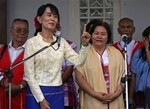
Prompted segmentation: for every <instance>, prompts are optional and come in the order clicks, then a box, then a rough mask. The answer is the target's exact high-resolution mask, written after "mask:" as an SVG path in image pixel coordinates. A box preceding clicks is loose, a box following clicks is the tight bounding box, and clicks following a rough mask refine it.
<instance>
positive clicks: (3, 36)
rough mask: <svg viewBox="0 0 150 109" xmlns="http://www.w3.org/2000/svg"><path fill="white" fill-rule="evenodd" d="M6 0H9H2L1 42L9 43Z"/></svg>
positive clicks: (0, 9)
mask: <svg viewBox="0 0 150 109" xmlns="http://www.w3.org/2000/svg"><path fill="white" fill-rule="evenodd" d="M6 1H7V0H0V16H1V17H0V44H7V29H6V27H7V15H6V11H7V10H6Z"/></svg>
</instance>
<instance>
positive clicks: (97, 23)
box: [86, 19, 112, 43]
mask: <svg viewBox="0 0 150 109" xmlns="http://www.w3.org/2000/svg"><path fill="white" fill-rule="evenodd" d="M97 26H102V27H104V28H105V29H106V31H107V34H108V41H107V43H110V42H111V35H112V33H111V29H110V26H109V24H108V23H107V22H103V21H101V20H99V19H94V20H91V21H90V22H89V23H88V24H87V26H86V31H87V32H88V33H89V34H90V35H92V34H93V32H94V30H95V28H96V27H97ZM90 43H92V40H90Z"/></svg>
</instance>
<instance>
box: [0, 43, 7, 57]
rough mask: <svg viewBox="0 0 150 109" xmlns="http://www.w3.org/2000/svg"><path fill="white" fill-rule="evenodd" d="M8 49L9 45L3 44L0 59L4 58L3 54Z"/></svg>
mask: <svg viewBox="0 0 150 109" xmlns="http://www.w3.org/2000/svg"><path fill="white" fill-rule="evenodd" d="M6 49H7V45H4V46H3V49H2V51H1V54H0V60H1V59H2V57H3V54H4V53H5V51H6Z"/></svg>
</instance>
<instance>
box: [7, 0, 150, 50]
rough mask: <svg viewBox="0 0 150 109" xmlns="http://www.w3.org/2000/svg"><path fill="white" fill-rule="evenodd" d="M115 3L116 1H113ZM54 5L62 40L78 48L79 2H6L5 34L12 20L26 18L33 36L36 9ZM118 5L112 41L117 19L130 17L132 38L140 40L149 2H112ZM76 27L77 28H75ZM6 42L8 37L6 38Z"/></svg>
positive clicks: (146, 0)
mask: <svg viewBox="0 0 150 109" xmlns="http://www.w3.org/2000/svg"><path fill="white" fill-rule="evenodd" d="M114 1H116V0H114ZM48 2H49V3H53V4H55V5H56V6H57V7H58V9H59V12H60V17H61V25H62V34H63V37H64V38H67V39H71V40H72V41H74V42H75V43H76V44H77V45H78V47H79V45H80V36H79V35H80V27H79V26H80V25H79V15H78V13H79V9H78V7H79V4H78V3H79V0H7V29H8V30H7V33H9V27H10V24H11V22H12V20H13V19H14V18H16V17H21V18H26V19H27V20H28V21H29V23H30V34H29V35H30V36H32V35H33V33H34V31H35V28H34V22H33V18H34V17H35V16H36V11H37V8H38V7H39V6H40V5H42V4H45V3H48ZM114 3H116V4H117V3H118V4H117V5H120V6H118V7H120V8H118V7H116V9H117V8H118V9H119V10H120V13H115V14H114V15H115V16H116V19H117V20H116V19H115V20H116V21H115V22H116V23H115V26H116V27H115V31H114V32H115V36H114V37H115V38H114V41H117V40H120V37H119V35H118V32H117V26H118V25H117V22H118V21H119V18H122V17H130V18H132V19H133V20H134V22H135V27H136V32H135V34H134V38H135V39H137V40H140V39H141V33H142V31H143V30H144V29H145V28H146V27H147V26H148V25H150V21H149V19H150V12H149V6H150V0H120V2H114ZM77 25H78V26H77ZM7 38H8V42H9V41H10V35H9V34H8V36H7Z"/></svg>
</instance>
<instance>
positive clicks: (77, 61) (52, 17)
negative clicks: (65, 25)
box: [24, 3, 90, 109]
mask: <svg viewBox="0 0 150 109" xmlns="http://www.w3.org/2000/svg"><path fill="white" fill-rule="evenodd" d="M34 20H35V21H36V22H35V26H36V32H35V36H34V37H32V38H30V39H28V40H27V44H26V49H25V58H27V57H29V56H31V55H32V54H34V53H35V52H37V51H39V50H41V49H42V48H43V47H48V48H47V49H45V50H43V51H42V52H40V53H38V54H37V55H35V56H34V57H32V58H30V59H29V60H27V61H26V62H25V64H24V66H25V79H26V81H27V83H28V85H29V88H28V89H27V99H26V101H27V102H26V108H27V109H64V92H63V87H62V78H61V66H62V63H63V60H64V59H67V60H69V61H70V62H71V63H73V64H74V65H75V66H82V65H83V64H84V62H85V60H86V56H87V52H88V50H89V47H90V44H89V40H90V34H88V32H86V31H84V32H83V35H82V44H83V46H82V47H81V50H80V54H77V53H76V52H75V51H74V50H73V49H72V48H71V46H70V45H69V44H68V43H67V42H66V40H65V39H64V38H61V40H60V47H59V49H57V47H58V44H57V42H56V43H53V42H55V41H57V38H56V36H55V35H54V33H55V32H56V30H57V24H59V23H60V18H59V12H58V9H57V7H56V6H54V5H53V4H50V3H48V4H44V5H42V6H40V7H39V8H38V10H37V16H36V19H34ZM84 30H86V26H85V27H84ZM51 44H52V45H51ZM50 45H51V46H50Z"/></svg>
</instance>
